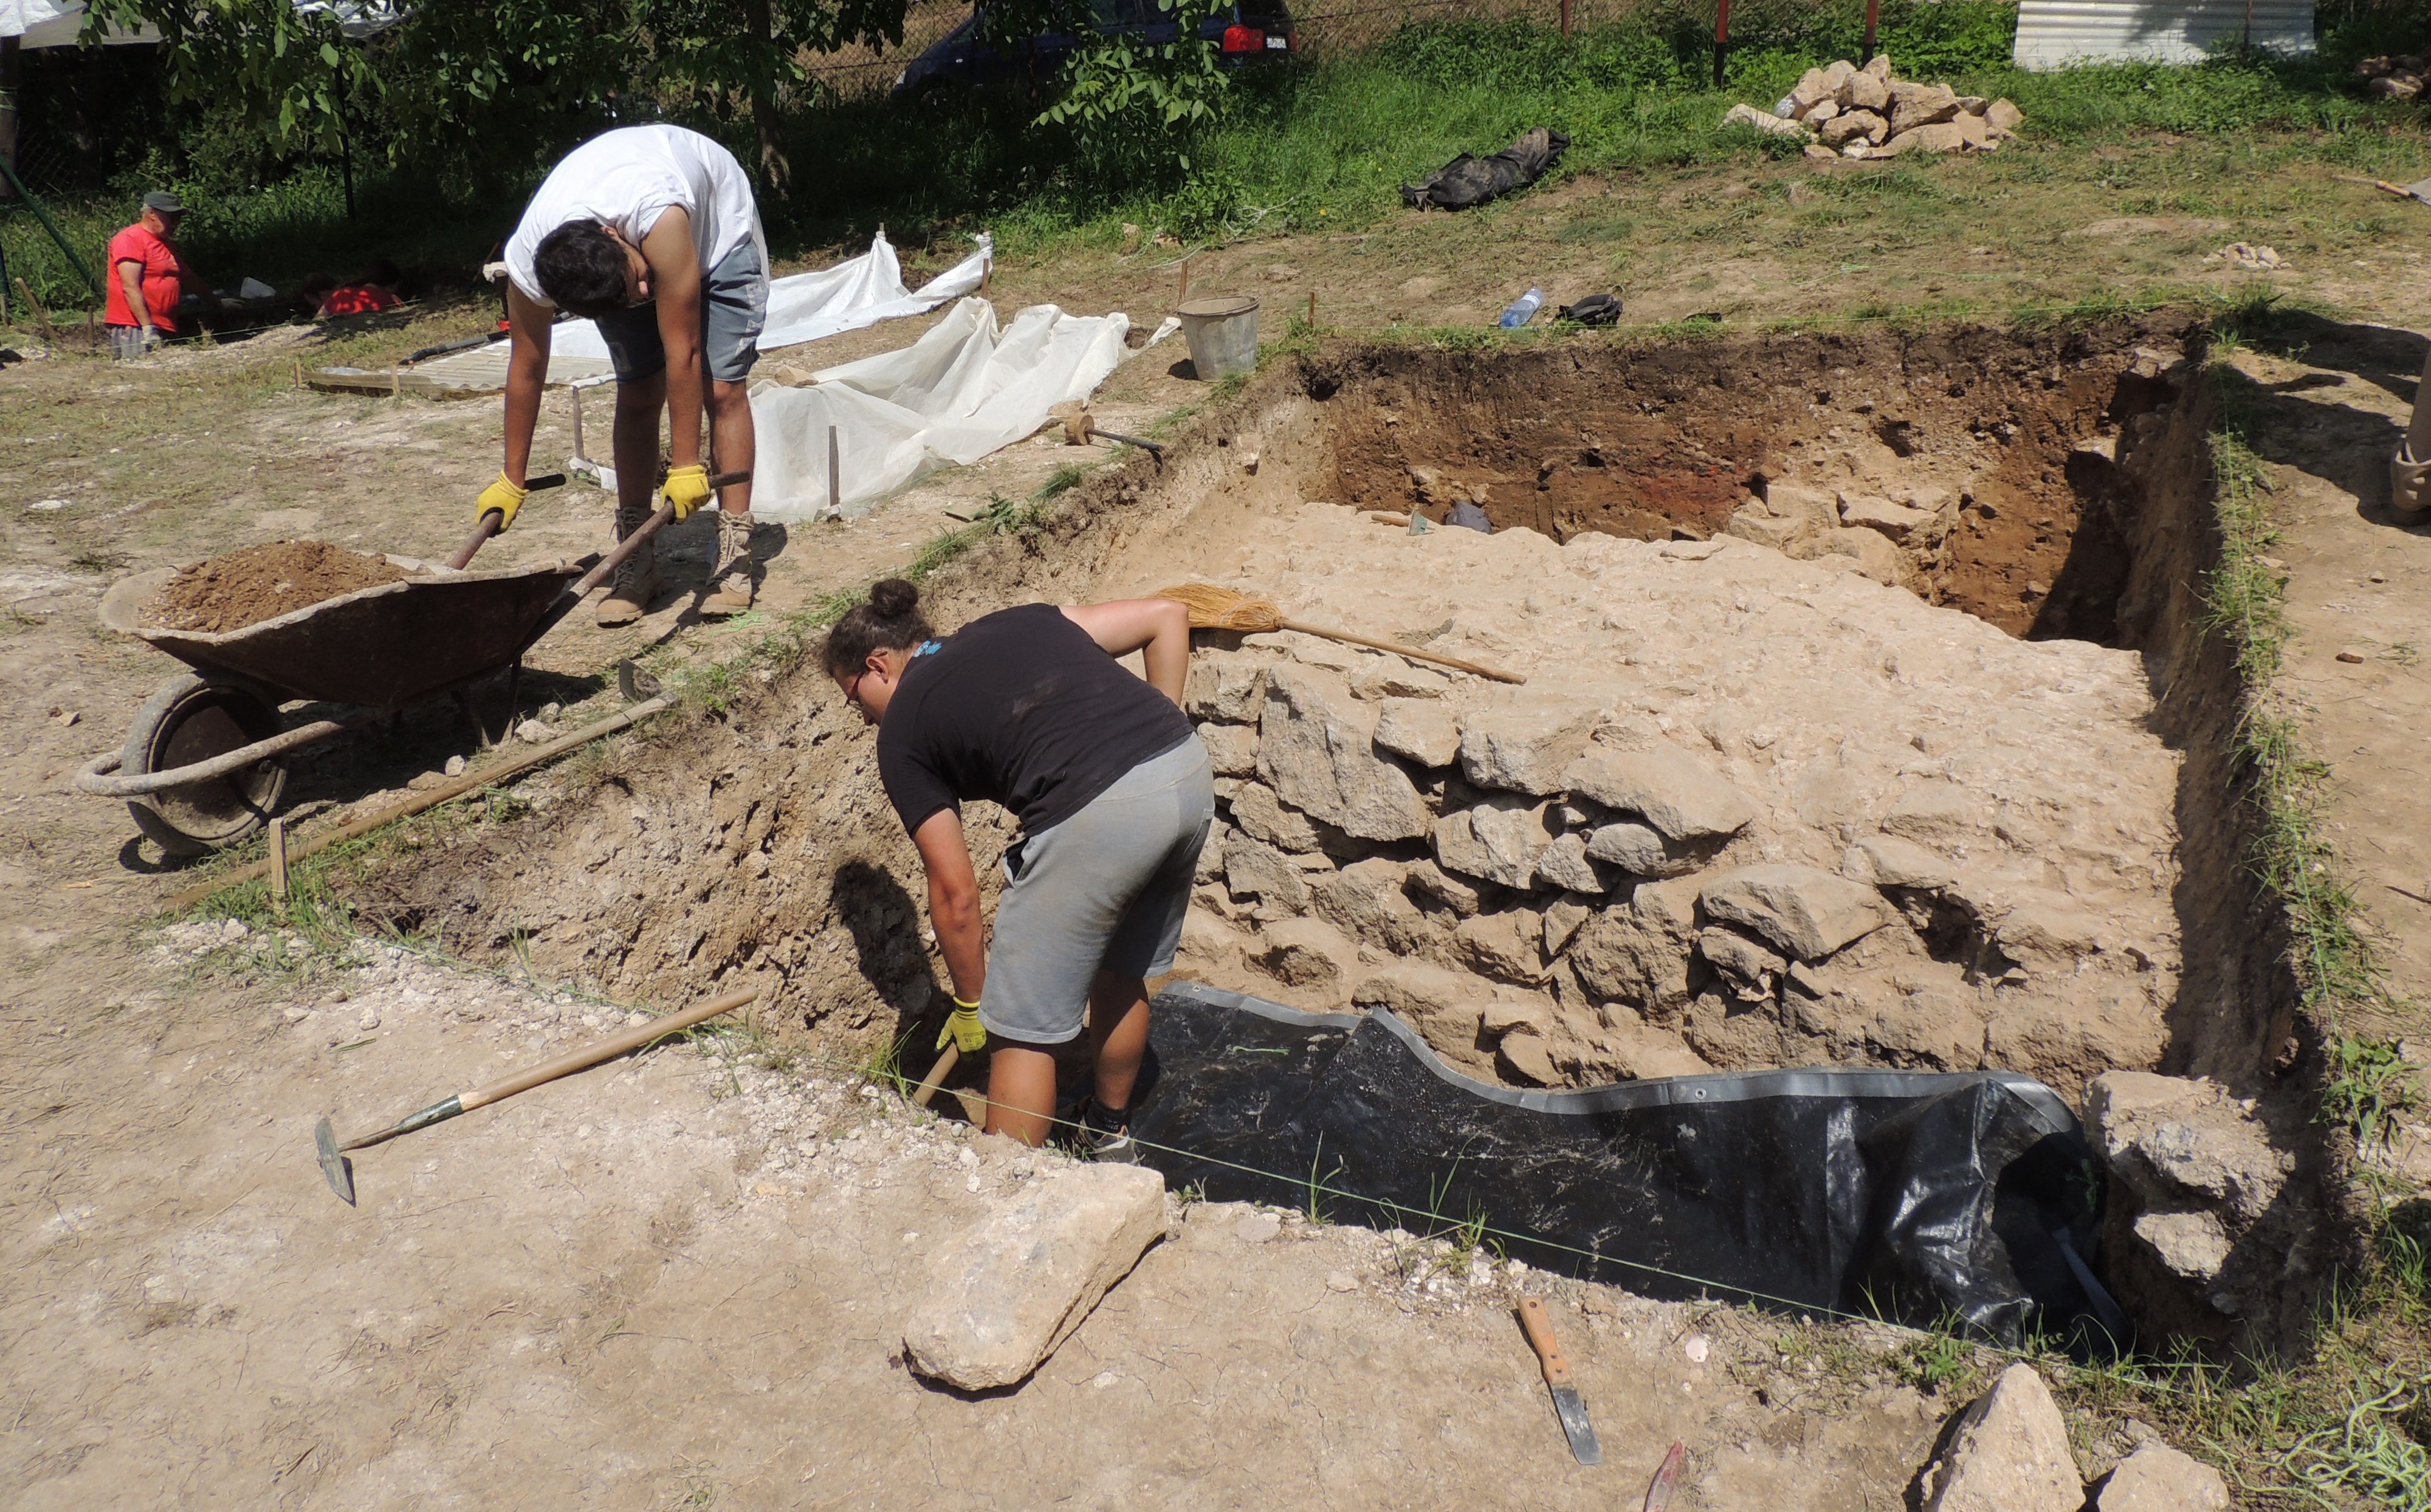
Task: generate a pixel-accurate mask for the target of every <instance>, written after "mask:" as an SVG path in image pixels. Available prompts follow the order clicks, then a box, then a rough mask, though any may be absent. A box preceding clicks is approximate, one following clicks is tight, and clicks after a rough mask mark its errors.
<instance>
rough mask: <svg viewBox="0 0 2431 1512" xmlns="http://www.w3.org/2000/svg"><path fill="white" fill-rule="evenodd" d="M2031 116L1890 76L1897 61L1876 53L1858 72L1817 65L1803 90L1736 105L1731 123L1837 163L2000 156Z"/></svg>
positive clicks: (1727, 119)
mask: <svg viewBox="0 0 2431 1512" xmlns="http://www.w3.org/2000/svg"><path fill="white" fill-rule="evenodd" d="M2025 118H2026V117H2025V113H2024V112H2023V111H2021V110H2020V109H2018V108H2017V107H2016V106H2014V105H2012V104H2010V103H2009V102H2008V101H2007V100H2005V99H2001V100H1987V99H1984V98H1982V97H1981V96H1979V95H1973V94H1960V93H1958V92H1956V91H1954V90H1953V89H1952V88H1951V87H1950V86H1949V85H1947V84H1918V83H1913V82H1910V81H1909V80H1906V79H1901V78H1893V77H1892V76H1891V60H1890V59H1889V58H1888V56H1886V55H1877V56H1876V57H1875V59H1873V61H1871V62H1869V63H1868V64H1867V65H1866V66H1865V67H1863V68H1859V67H1858V66H1857V65H1856V64H1854V63H1852V62H1850V61H1848V60H1847V59H1841V60H1840V61H1838V62H1836V63H1834V64H1832V65H1831V66H1830V67H1828V68H1810V69H1808V70H1807V71H1806V74H1805V76H1804V77H1802V78H1801V79H1800V80H1799V81H1798V87H1797V88H1796V89H1794V90H1791V91H1790V92H1788V93H1787V94H1786V95H1784V96H1783V97H1782V99H1781V101H1780V103H1779V104H1777V105H1775V106H1774V107H1773V108H1772V109H1770V110H1759V109H1756V108H1755V107H1754V106H1752V105H1735V106H1732V107H1731V109H1730V113H1729V114H1727V115H1725V116H1723V117H1722V124H1723V125H1724V126H1728V125H1730V124H1731V123H1732V122H1740V123H1743V124H1745V125H1747V126H1753V127H1755V128H1756V129H1757V130H1759V131H1770V132H1775V133H1778V134H1781V135H1786V136H1794V137H1798V138H1801V139H1802V140H1803V141H1805V142H1806V143H1808V146H1807V155H1808V156H1810V157H1815V158H1826V159H1828V158H1831V157H1833V156H1834V155H1835V153H1837V155H1838V156H1841V157H1844V158H1896V157H1898V156H1899V155H1900V154H1902V153H1903V152H1957V151H1959V150H1960V149H1962V148H1964V149H1966V150H1968V151H1971V152H1994V151H1997V150H1999V148H2000V145H2001V143H2003V142H2006V141H2008V140H2009V139H2010V138H2011V137H2013V136H2015V135H2017V130H2018V127H2019V126H2020V124H2022V123H2023V122H2024V121H2025Z"/></svg>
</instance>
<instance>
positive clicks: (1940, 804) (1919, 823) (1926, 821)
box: [1883, 782, 1987, 845]
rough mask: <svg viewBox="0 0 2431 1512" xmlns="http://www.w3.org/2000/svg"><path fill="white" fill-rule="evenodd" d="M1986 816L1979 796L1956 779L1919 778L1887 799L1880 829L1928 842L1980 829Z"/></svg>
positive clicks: (1953, 837) (1952, 838) (1960, 836)
mask: <svg viewBox="0 0 2431 1512" xmlns="http://www.w3.org/2000/svg"><path fill="white" fill-rule="evenodd" d="M1986 818H1987V815H1986V813H1985V809H1984V804H1983V802H1982V800H1980V799H1978V798H1976V797H1975V795H1974V794H1972V793H1970V792H1969V791H1967V789H1965V788H1963V787H1960V786H1959V785H1958V784H1957V783H1955V782H1920V783H1919V784H1917V785H1916V786H1915V787H1913V788H1910V789H1909V790H1908V791H1907V792H1905V793H1903V794H1901V795H1900V796H1899V797H1898V798H1894V799H1892V800H1891V806H1890V809H1889V811H1888V812H1887V813H1886V814H1885V815H1883V829H1884V831H1885V832H1886V833H1889V834H1895V835H1898V836H1899V837H1901V838H1902V839H1903V840H1915V841H1920V842H1922V843H1924V844H1927V845H1930V844H1932V843H1934V842H1935V841H1937V840H1938V841H1951V840H1957V839H1961V838H1963V837H1965V836H1967V835H1968V834H1970V833H1971V832H1974V831H1976V830H1978V829H1981V828H1982V827H1983V826H1984V824H1985V821H1986Z"/></svg>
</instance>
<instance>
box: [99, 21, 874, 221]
mask: <svg viewBox="0 0 2431 1512" xmlns="http://www.w3.org/2000/svg"><path fill="white" fill-rule="evenodd" d="M904 5H905V0H745V3H744V4H743V5H741V6H732V5H724V4H715V3H712V0H421V3H419V4H415V5H413V6H411V8H403V9H400V10H396V11H390V10H389V9H387V8H386V7H384V6H383V7H380V8H378V10H377V14H378V16H379V17H380V18H381V19H383V20H385V21H386V22H387V24H386V25H380V26H379V27H378V28H377V30H370V29H369V28H368V27H367V25H365V18H366V17H367V15H370V14H372V13H373V12H372V8H370V7H367V6H365V5H364V4H361V3H360V0H345V3H340V4H337V5H331V4H329V3H327V0H308V3H306V4H300V5H299V4H297V3H296V0H96V3H95V4H94V5H93V7H92V22H91V25H95V26H98V25H101V24H103V23H105V22H116V23H118V24H120V25H135V24H137V23H140V22H149V23H151V24H152V25H155V26H157V27H159V30H160V34H161V39H162V42H161V47H162V53H163V56H164V58H165V59H166V61H167V62H168V65H169V78H170V89H171V92H172V94H173V96H174V97H176V98H179V99H193V100H210V101H214V102H218V103H220V104H222V105H223V106H226V105H228V104H229V103H231V102H233V103H234V104H235V106H236V108H237V110H238V114H239V118H240V119H241V120H243V122H244V123H245V124H246V126H248V127H249V128H250V129H253V130H256V131H258V132H260V134H261V136H262V138H263V140H264V141H265V143H268V144H269V145H271V146H274V147H276V148H277V149H278V150H281V151H287V152H302V151H319V152H335V151H337V150H339V149H340V148H341V146H342V145H343V144H344V142H345V140H346V139H347V138H348V137H349V136H350V135H353V134H357V133H360V132H362V131H364V130H365V129H366V128H367V127H370V126H377V136H378V137H379V139H380V142H381V144H382V147H383V149H384V150H385V152H386V154H387V156H388V157H389V159H390V160H391V161H393V162H396V163H399V164H400V165H405V166H411V167H416V168H420V169H423V170H425V171H427V172H429V173H431V174H433V175H434V176H438V177H439V178H441V179H442V181H444V182H447V183H450V184H451V185H455V186H457V187H460V188H461V189H464V190H467V191H471V192H476V193H478V191H479V190H480V189H481V188H482V187H485V181H486V180H488V179H489V178H491V177H492V176H495V175H497V174H500V173H505V174H509V175H514V174H519V173H520V172H522V171H525V170H527V169H528V168H529V167H530V166H531V165H532V164H533V162H534V160H536V159H542V158H545V157H546V156H548V155H551V154H554V153H556V152H558V151H560V150H562V148H563V147H564V146H566V145H567V144H569V143H571V142H572V141H574V140H575V139H577V138H579V137H581V136H585V135H588V134H590V133H592V132H594V131H596V130H597V129H599V128H600V127H602V126H608V125H611V124H613V123H616V122H619V121H626V122H629V121H633V120H653V119H658V118H660V117H661V116H662V115H663V114H668V113H688V112H689V113H696V114H698V115H700V116H705V117H706V118H708V120H709V121H711V122H723V121H730V120H735V119H737V118H738V117H739V115H741V114H742V113H745V112H746V111H747V113H748V114H749V115H750V117H751V119H752V125H753V128H754V131H755V133H756V134H757V136H758V138H759V149H760V150H759V154H758V156H759V163H760V169H761V174H762V176H763V179H765V180H766V181H767V182H768V184H769V185H770V187H772V188H781V187H782V186H783V184H784V181H785V179H786V177H787V176H788V167H787V164H786V162H785V160H784V153H783V148H782V136H781V131H780V124H781V111H782V109H783V106H784V104H785V102H786V100H787V97H788V96H789V94H790V93H791V92H792V91H793V90H795V89H796V87H797V86H798V85H799V84H800V83H801V82H802V80H803V78H804V73H803V69H802V65H801V61H800V59H801V58H802V56H803V54H804V53H805V52H820V51H831V50H833V49H835V48H837V47H841V46H844V45H847V44H848V43H852V42H868V43H872V44H883V43H891V42H899V41H900V40H901V39H902V34H903V9H904ZM349 29H352V30H353V31H355V32H357V33H363V32H366V31H367V30H369V31H370V34H369V35H362V36H360V37H357V38H350V37H349V36H348V31H349Z"/></svg>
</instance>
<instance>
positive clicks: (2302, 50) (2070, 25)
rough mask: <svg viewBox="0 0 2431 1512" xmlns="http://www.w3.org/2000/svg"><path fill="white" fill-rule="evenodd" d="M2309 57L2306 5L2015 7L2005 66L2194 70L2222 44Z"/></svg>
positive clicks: (2037, 1)
mask: <svg viewBox="0 0 2431 1512" xmlns="http://www.w3.org/2000/svg"><path fill="white" fill-rule="evenodd" d="M2228 42H2251V43H2252V44H2253V45H2254V46H2255V47H2261V48H2268V49H2270V50H2271V51H2272V52H2279V53H2287V54H2289V55H2293V56H2303V55H2306V54H2309V53H2311V52H2312V50H2313V0H2020V4H2019V6H2018V42H2017V47H2016V51H2015V52H2014V54H2013V55H2012V59H2013V60H2014V61H2015V62H2016V63H2017V65H2018V66H2019V67H2020V68H2031V69H2036V70H2050V69H2054V68H2066V67H2069V66H2070V65H2071V64H2074V63H2121V62H2138V63H2200V62H2202V61H2203V60H2204V59H2205V58H2206V57H2208V56H2209V55H2210V53H2211V51H2212V50H2213V49H2214V48H2217V47H2219V46H2220V45H2221V44H2222V43H2228Z"/></svg>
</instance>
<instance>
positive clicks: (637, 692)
mask: <svg viewBox="0 0 2431 1512" xmlns="http://www.w3.org/2000/svg"><path fill="white" fill-rule="evenodd" d="M616 691H617V692H619V693H621V694H623V695H624V696H625V701H626V702H627V703H639V702H641V701H642V700H643V699H644V698H655V697H658V696H659V680H658V679H656V678H654V677H652V676H650V675H649V674H648V673H647V672H645V671H643V670H642V669H641V667H640V666H638V665H636V664H634V661H633V659H632V658H631V657H627V658H625V659H624V660H623V661H621V662H619V663H617V664H616Z"/></svg>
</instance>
